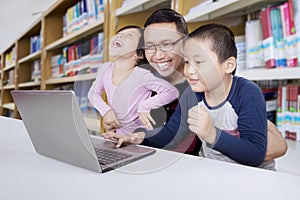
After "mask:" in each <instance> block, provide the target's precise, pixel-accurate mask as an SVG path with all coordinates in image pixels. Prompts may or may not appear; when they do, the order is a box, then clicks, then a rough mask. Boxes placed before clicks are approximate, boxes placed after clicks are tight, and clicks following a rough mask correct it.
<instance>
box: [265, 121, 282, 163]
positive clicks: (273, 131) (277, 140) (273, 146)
mask: <svg viewBox="0 0 300 200" xmlns="http://www.w3.org/2000/svg"><path fill="white" fill-rule="evenodd" d="M286 151H287V143H286V141H285V139H284V138H283V137H282V135H281V133H280V132H279V130H278V128H277V127H276V126H275V125H274V124H273V123H272V122H270V121H269V120H268V144H267V153H266V156H265V161H268V160H273V159H275V158H279V157H281V156H283V155H284V154H285V153H286Z"/></svg>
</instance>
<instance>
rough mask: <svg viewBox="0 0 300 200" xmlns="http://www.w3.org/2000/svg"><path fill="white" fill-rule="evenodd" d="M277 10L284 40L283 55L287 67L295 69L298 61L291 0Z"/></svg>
mask: <svg viewBox="0 0 300 200" xmlns="http://www.w3.org/2000/svg"><path fill="white" fill-rule="evenodd" d="M279 8H280V13H281V22H282V28H283V35H284V40H285V55H286V60H287V66H288V67H296V66H297V65H298V59H297V47H296V31H295V23H294V12H293V9H294V8H293V3H292V1H291V0H289V1H287V2H285V3H283V4H281V5H280V6H279Z"/></svg>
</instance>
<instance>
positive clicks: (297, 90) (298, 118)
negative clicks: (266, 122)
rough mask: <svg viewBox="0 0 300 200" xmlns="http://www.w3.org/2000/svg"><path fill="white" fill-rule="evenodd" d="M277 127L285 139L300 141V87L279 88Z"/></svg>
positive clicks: (287, 86)
mask: <svg viewBox="0 0 300 200" xmlns="http://www.w3.org/2000/svg"><path fill="white" fill-rule="evenodd" d="M277 94H278V96H277V116H276V118H277V120H276V125H277V127H278V129H279V130H280V131H281V133H282V134H283V136H284V137H286V138H288V139H292V140H297V141H299V140H300V85H299V84H296V85H286V86H279V87H278V92H277Z"/></svg>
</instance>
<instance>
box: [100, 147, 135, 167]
mask: <svg viewBox="0 0 300 200" xmlns="http://www.w3.org/2000/svg"><path fill="white" fill-rule="evenodd" d="M95 151H96V154H97V157H98V160H99V163H100V164H102V165H107V164H110V163H113V162H116V161H119V160H122V159H125V158H128V157H130V156H131V155H130V154H127V153H123V152H117V151H111V150H108V149H95Z"/></svg>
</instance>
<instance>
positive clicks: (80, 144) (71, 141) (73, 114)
mask: <svg viewBox="0 0 300 200" xmlns="http://www.w3.org/2000/svg"><path fill="white" fill-rule="evenodd" d="M11 93H12V96H13V98H14V101H15V103H16V105H17V108H18V110H19V112H20V115H21V117H22V120H23V122H24V124H25V127H26V129H27V132H28V134H29V136H30V138H31V140H32V143H33V145H34V147H35V150H36V151H37V152H38V153H40V154H42V155H44V156H48V157H51V158H54V159H57V160H60V161H63V162H67V163H70V164H73V165H77V166H80V167H84V168H87V169H90V170H94V171H97V172H106V171H109V170H111V169H115V168H117V167H120V166H122V165H125V164H128V163H130V162H132V161H135V160H138V159H141V158H144V157H146V156H149V155H151V154H153V153H154V152H155V150H154V149H152V148H148V147H142V146H136V145H128V146H124V147H122V148H116V147H115V144H114V143H113V142H110V141H107V140H104V139H102V138H100V137H91V136H90V135H89V133H88V129H87V127H86V124H85V121H84V119H83V116H82V113H81V111H80V108H79V105H78V102H77V100H76V96H75V93H74V92H73V91H61V90H59V91H55V90H44V91H39V90H14V91H12V92H11Z"/></svg>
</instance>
